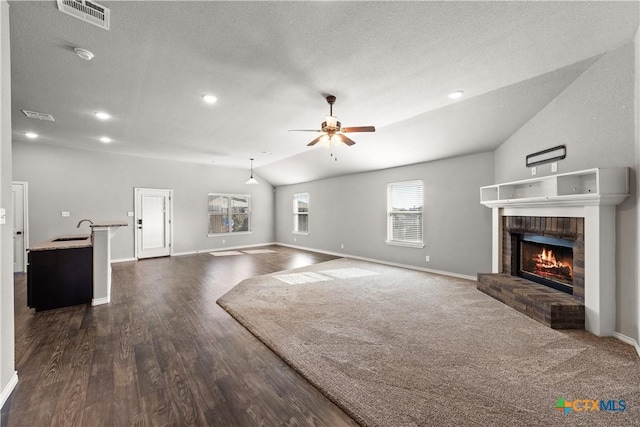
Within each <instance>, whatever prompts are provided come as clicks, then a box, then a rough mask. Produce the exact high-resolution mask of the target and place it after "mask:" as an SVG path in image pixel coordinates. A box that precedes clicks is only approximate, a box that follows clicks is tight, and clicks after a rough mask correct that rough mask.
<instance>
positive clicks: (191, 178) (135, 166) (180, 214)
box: [13, 142, 274, 260]
mask: <svg viewBox="0 0 640 427" xmlns="http://www.w3.org/2000/svg"><path fill="white" fill-rule="evenodd" d="M13 177H14V180H16V181H27V182H28V183H29V233H30V236H29V240H30V244H34V243H37V242H39V241H43V240H46V239H50V238H51V237H54V236H56V235H61V234H73V233H78V232H85V233H87V232H88V231H89V227H88V224H86V223H85V224H84V225H83V226H82V227H81V229H80V230H78V229H77V228H76V225H77V223H78V221H79V220H80V219H83V218H90V219H93V220H123V221H127V222H128V224H129V225H128V226H127V227H122V228H120V229H119V231H118V232H117V234H116V235H115V237H114V238H113V241H112V253H111V257H112V259H114V260H118V259H127V258H132V257H133V256H134V228H133V218H131V217H128V216H127V212H131V211H133V210H134V197H133V193H134V188H135V187H143V188H164V189H171V190H173V208H174V215H173V233H174V240H173V252H174V253H175V254H180V253H185V252H194V251H205V250H209V249H216V248H223V247H231V246H250V245H256V244H263V243H271V242H273V240H274V231H273V223H274V218H273V203H274V194H273V187H272V186H271V185H270V184H269V183H267V182H264V181H263V180H262V179H261V178H260V177H259V176H257V177H256V178H257V179H258V181H259V182H260V184H259V185H246V184H245V181H246V180H247V178H249V163H248V162H247V169H246V170H244V169H229V168H220V167H217V166H215V165H213V164H212V165H210V166H209V165H197V164H189V163H182V162H172V161H166V160H154V159H145V158H137V157H131V156H123V155H117V154H106V153H97V152H91V151H84V150H74V149H68V148H60V147H52V146H49V145H45V144H39V143H37V142H14V151H13ZM209 192H220V193H235V194H249V195H251V203H252V229H253V233H252V234H248V235H232V236H229V235H227V236H224V237H219V236H216V237H207V227H208V217H207V206H208V205H207V202H208V200H207V194H208V193H209ZM62 211H69V212H70V216H69V217H62V216H61V212H62ZM223 239H224V240H225V241H226V243H224V244H223V243H222V240H223Z"/></svg>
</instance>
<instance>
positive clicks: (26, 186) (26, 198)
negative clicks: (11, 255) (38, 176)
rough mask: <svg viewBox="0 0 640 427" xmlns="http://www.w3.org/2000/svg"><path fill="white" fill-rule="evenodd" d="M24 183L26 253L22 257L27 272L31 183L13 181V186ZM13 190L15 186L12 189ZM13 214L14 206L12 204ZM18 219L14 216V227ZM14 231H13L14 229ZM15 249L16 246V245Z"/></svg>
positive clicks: (23, 213)
mask: <svg viewBox="0 0 640 427" xmlns="http://www.w3.org/2000/svg"><path fill="white" fill-rule="evenodd" d="M13 185H22V235H23V239H24V255H23V257H22V271H23V272H24V273H26V272H27V264H28V253H29V252H28V251H29V183H28V182H27V181H12V182H11V186H12V187H13ZM11 191H13V188H12V190H11ZM11 209H12V212H11V216H13V206H11ZM15 221H16V219H15V218H13V223H14V228H15ZM12 233H13V231H12ZM14 250H15V247H14Z"/></svg>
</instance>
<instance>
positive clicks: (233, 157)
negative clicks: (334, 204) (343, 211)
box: [10, 1, 640, 185]
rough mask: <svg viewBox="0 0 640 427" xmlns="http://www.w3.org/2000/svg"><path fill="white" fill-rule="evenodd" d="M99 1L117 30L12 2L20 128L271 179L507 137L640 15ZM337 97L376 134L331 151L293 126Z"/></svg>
mask: <svg viewBox="0 0 640 427" xmlns="http://www.w3.org/2000/svg"><path fill="white" fill-rule="evenodd" d="M99 3H100V4H102V5H104V6H106V7H107V8H109V9H110V12H111V27H110V29H109V30H104V29H102V28H99V27H97V26H94V25H91V24H89V23H86V22H83V21H80V20H78V19H76V18H73V17H71V16H69V15H67V14H64V13H62V12H60V11H59V10H58V8H57V5H56V2H55V1H45V2H28V1H14V2H10V24H11V61H12V107H13V110H12V115H13V119H12V120H13V139H14V141H28V143H30V144H51V145H57V146H64V147H72V148H79V149H86V150H95V151H98V152H114V153H121V154H128V155H134V156H144V157H153V158H164V159H172V160H178V161H187V162H197V163H206V164H213V163H212V162H215V164H216V165H219V166H228V167H242V168H247V169H248V167H249V158H251V157H252V158H255V163H254V166H255V170H256V174H257V175H258V176H259V177H261V178H263V179H266V180H267V181H269V182H271V183H272V184H274V185H283V184H291V183H296V182H303V181H310V180H314V179H320V178H324V177H330V176H337V175H343V174H348V173H354V172H360V171H366V170H373V169H381V168H388V167H393V166H399V165H403V164H411V163H418V162H423V161H429V160H435V159H441V158H446V157H451V156H457V155H463V154H469V153H474V152H482V151H487V150H491V149H494V148H496V147H497V146H499V145H500V144H501V143H502V142H503V141H504V140H505V139H506V138H508V137H509V136H510V135H511V134H513V133H514V132H515V131H516V130H517V129H519V128H520V127H521V126H522V125H523V124H524V123H526V122H527V121H528V120H529V119H530V118H531V117H533V116H534V115H535V114H536V113H537V112H538V111H540V109H542V108H543V107H544V106H545V105H546V104H547V103H548V102H550V101H551V100H552V99H553V98H555V97H556V96H557V95H558V94H559V93H560V92H561V91H562V90H563V89H564V88H566V87H567V86H568V85H569V84H570V83H571V82H572V81H574V80H575V79H576V78H577V77H578V76H579V75H580V74H581V73H583V72H584V71H585V70H586V69H587V68H588V67H589V66H590V65H591V64H593V63H594V62H595V61H597V59H598V57H599V56H601V55H603V54H604V53H606V52H608V51H611V50H613V49H616V48H617V47H619V46H621V45H622V44H624V43H625V42H628V41H630V40H632V39H633V37H634V35H635V33H636V32H637V31H638V25H639V14H640V13H639V3H638V2H636V1H632V2H533V1H523V2H493V1H491V2H450V1H449V2H346V1H341V2H325V1H322V2H267V1H259V2H244V1H239V2H214V1H208V2H203V1H199V2H186V1H178V2H165V1H138V2H126V1H100V2H99ZM76 47H81V48H84V49H87V50H89V51H91V52H92V53H93V54H94V55H95V57H94V58H93V60H91V61H85V60H82V59H80V58H79V57H77V56H76V54H75V52H74V48H76ZM455 90H462V91H464V97H463V98H461V99H459V100H452V99H450V98H449V97H448V96H447V95H448V94H449V93H450V92H452V91H455ZM206 93H211V94H214V95H215V96H216V97H217V98H218V101H217V103H215V104H213V105H208V104H206V103H204V102H203V100H202V95H204V94H206ZM328 94H333V95H335V96H337V101H336V104H335V105H334V115H336V116H337V117H338V118H339V120H340V121H341V122H342V124H343V126H361V125H375V126H376V129H377V131H376V132H375V133H361V134H350V137H351V138H352V139H354V140H355V141H356V142H357V143H356V145H354V146H351V147H347V146H344V145H343V146H340V147H337V148H334V149H332V150H330V149H328V148H326V147H324V148H323V147H319V146H316V147H307V145H306V144H307V143H308V142H309V141H311V140H312V139H313V138H315V136H316V134H314V133H298V132H288V131H289V130H290V129H300V128H304V129H317V128H319V127H320V123H321V122H322V121H323V120H324V118H325V116H326V115H327V114H328V112H329V106H328V105H327V103H326V101H325V99H324V97H325V96H326V95H328ZM21 109H26V110H31V111H37V112H42V113H48V114H51V115H53V116H54V118H55V122H49V121H40V120H34V119H29V118H27V117H26V116H25V115H24V114H22V113H21V112H20V110H21ZM97 111H105V112H108V113H109V114H110V115H111V119H109V120H105V121H101V120H98V119H97V118H96V117H95V115H94V113H95V112H97ZM29 131H31V132H35V133H37V134H38V135H39V137H38V138H37V139H34V140H30V139H28V138H26V136H25V133H26V132H29ZM101 136H109V137H110V138H111V139H112V142H111V143H108V144H104V143H101V142H100V141H99V138H100V137H101ZM331 151H332V152H333V154H334V157H331V156H330V152H331ZM336 157H337V159H338V161H335V160H334V159H335V158H336Z"/></svg>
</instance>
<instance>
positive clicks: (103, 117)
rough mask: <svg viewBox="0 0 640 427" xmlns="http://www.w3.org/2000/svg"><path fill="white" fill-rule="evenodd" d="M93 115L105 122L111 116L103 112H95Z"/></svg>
mask: <svg viewBox="0 0 640 427" xmlns="http://www.w3.org/2000/svg"><path fill="white" fill-rule="evenodd" d="M95 115H96V117H97V118H99V119H100V120H107V119H110V118H111V116H110V115H109V114H107V113H105V112H104V111H96V112H95Z"/></svg>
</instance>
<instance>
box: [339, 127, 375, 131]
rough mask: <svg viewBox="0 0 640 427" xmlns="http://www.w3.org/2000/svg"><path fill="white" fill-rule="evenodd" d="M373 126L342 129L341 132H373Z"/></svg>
mask: <svg viewBox="0 0 640 427" xmlns="http://www.w3.org/2000/svg"><path fill="white" fill-rule="evenodd" d="M375 131H376V128H375V126H351V127H347V128H342V132H375Z"/></svg>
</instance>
